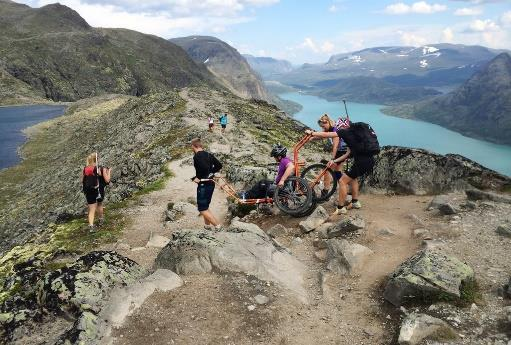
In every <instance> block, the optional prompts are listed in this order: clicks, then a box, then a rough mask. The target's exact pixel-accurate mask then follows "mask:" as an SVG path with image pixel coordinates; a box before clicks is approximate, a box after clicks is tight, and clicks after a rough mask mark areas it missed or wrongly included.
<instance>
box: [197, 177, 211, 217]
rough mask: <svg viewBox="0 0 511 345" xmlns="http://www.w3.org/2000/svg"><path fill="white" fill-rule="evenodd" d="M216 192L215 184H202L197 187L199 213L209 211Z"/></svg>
mask: <svg viewBox="0 0 511 345" xmlns="http://www.w3.org/2000/svg"><path fill="white" fill-rule="evenodd" d="M214 191H215V184H214V183H211V182H201V183H199V185H198V186H197V209H198V210H199V212H202V211H206V210H207V209H209V204H210V203H211V198H212V197H213V192H214Z"/></svg>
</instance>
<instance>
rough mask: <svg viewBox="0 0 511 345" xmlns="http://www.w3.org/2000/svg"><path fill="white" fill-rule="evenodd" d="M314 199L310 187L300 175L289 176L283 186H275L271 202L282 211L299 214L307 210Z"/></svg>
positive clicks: (293, 214) (292, 214)
mask: <svg viewBox="0 0 511 345" xmlns="http://www.w3.org/2000/svg"><path fill="white" fill-rule="evenodd" d="M313 199H314V195H313V193H312V189H311V188H310V187H309V184H308V183H307V181H306V180H305V179H303V178H301V177H296V176H291V177H289V178H288V179H287V180H286V183H285V184H284V186H277V188H275V193H274V195H273V202H274V203H275V206H277V207H278V209H279V210H281V211H282V212H284V213H286V214H289V215H291V216H299V215H300V214H302V213H303V212H304V211H306V210H308V209H309V207H310V205H311V202H312V201H313Z"/></svg>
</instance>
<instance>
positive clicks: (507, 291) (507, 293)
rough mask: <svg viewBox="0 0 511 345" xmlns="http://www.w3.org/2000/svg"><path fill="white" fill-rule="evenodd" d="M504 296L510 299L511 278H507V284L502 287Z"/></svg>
mask: <svg viewBox="0 0 511 345" xmlns="http://www.w3.org/2000/svg"><path fill="white" fill-rule="evenodd" d="M504 296H505V297H507V298H511V277H510V278H509V282H508V283H507V284H506V285H504Z"/></svg>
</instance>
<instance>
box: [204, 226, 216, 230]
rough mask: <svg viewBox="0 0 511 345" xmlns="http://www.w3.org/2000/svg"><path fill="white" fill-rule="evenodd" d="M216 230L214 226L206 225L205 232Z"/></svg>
mask: <svg viewBox="0 0 511 345" xmlns="http://www.w3.org/2000/svg"><path fill="white" fill-rule="evenodd" d="M214 228H215V227H214V226H213V225H204V230H213V229H214Z"/></svg>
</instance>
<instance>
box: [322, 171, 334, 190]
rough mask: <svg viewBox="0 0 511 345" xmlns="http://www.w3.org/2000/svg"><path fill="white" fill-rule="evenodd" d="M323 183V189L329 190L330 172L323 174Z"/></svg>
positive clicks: (330, 183) (330, 182)
mask: <svg viewBox="0 0 511 345" xmlns="http://www.w3.org/2000/svg"><path fill="white" fill-rule="evenodd" d="M323 185H324V187H323V188H324V189H325V190H329V189H330V186H331V185H332V178H331V177H330V174H328V173H327V174H325V175H324V176H323Z"/></svg>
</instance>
